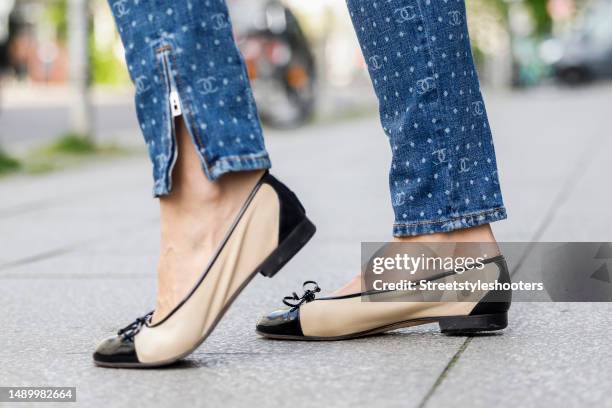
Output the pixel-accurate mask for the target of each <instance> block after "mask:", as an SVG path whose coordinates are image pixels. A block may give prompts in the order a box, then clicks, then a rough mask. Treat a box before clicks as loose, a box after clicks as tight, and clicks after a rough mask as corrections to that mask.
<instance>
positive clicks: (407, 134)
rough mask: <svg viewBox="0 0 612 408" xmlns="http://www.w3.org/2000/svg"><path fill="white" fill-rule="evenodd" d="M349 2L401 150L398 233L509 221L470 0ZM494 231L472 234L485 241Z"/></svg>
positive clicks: (396, 170) (385, 121)
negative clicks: (476, 57)
mask: <svg viewBox="0 0 612 408" xmlns="http://www.w3.org/2000/svg"><path fill="white" fill-rule="evenodd" d="M347 3H348V7H349V12H350V15H351V18H352V20H353V24H354V26H355V30H356V32H357V36H358V38H359V42H360V44H361V48H362V51H363V54H364V56H365V59H366V61H367V63H368V68H369V72H370V76H371V79H372V82H373V84H374V89H375V91H376V94H377V96H378V99H379V101H380V117H381V121H382V125H383V128H384V131H385V133H386V134H387V137H388V138H389V142H390V143H391V148H392V151H393V161H392V163H391V172H390V178H389V181H390V189H391V198H392V204H393V209H394V211H395V225H394V227H393V235H394V236H395V237H399V238H406V237H414V236H419V235H424V234H440V233H449V232H452V231H457V230H461V229H465V228H471V227H476V226H483V225H485V226H486V225H487V224H489V223H490V222H493V221H499V220H502V219H504V218H506V211H505V209H504V205H503V202H502V195H501V192H500V188H499V181H498V174H497V165H496V162H495V151H494V148H493V140H492V137H491V130H490V127H489V122H488V119H487V114H486V110H485V105H484V102H483V99H482V95H481V93H480V85H479V82H478V75H477V73H476V68H475V66H474V61H473V59H472V52H471V47H470V40H469V35H468V30H467V21H466V12H465V5H464V0H449V1H437V0H385V1H380V0H379V1H371V0H348V1H347ZM486 231H488V228H487V227H485V228H480V229H474V230H473V233H474V234H478V236H479V238H480V239H481V238H486V237H487V236H488V235H489V234H488V233H487V232H486ZM470 233H471V232H470V231H462V232H461V233H459V234H458V235H457V236H458V237H463V238H469V234H470ZM483 234H484V235H483ZM438 237H439V238H441V239H448V237H443V236H441V235H440V236H438ZM438 237H434V236H430V237H428V239H435V238H438Z"/></svg>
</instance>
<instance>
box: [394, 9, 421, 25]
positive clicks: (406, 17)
mask: <svg viewBox="0 0 612 408" xmlns="http://www.w3.org/2000/svg"><path fill="white" fill-rule="evenodd" d="M393 14H394V15H395V21H396V22H398V23H405V22H407V21H410V20H414V19H415V18H416V13H415V12H414V7H413V6H406V7H401V8H398V9H395V11H394V12H393Z"/></svg>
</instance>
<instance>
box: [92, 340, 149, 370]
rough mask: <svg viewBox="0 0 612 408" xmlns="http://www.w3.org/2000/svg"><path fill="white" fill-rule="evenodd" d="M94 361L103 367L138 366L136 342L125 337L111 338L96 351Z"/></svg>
mask: <svg viewBox="0 0 612 408" xmlns="http://www.w3.org/2000/svg"><path fill="white" fill-rule="evenodd" d="M93 359H94V361H95V362H96V363H100V364H102V365H104V364H108V365H113V364H138V362H139V361H138V356H137V355H136V347H135V345H134V341H133V340H130V339H126V338H125V337H124V336H115V337H110V338H108V339H106V340H104V341H103V342H102V343H100V345H99V346H98V348H97V349H96V351H95V353H94V355H93Z"/></svg>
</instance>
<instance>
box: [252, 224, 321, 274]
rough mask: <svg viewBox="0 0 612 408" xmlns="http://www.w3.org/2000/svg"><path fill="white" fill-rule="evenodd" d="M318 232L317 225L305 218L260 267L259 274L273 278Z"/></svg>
mask: <svg viewBox="0 0 612 408" xmlns="http://www.w3.org/2000/svg"><path fill="white" fill-rule="evenodd" d="M316 230H317V228H316V227H315V225H314V224H313V223H312V222H311V221H310V220H309V219H308V218H304V219H303V220H302V221H301V222H300V223H299V224H298V225H297V226H296V227H295V228H294V229H293V231H291V232H290V233H289V235H287V237H286V238H285V239H284V240H283V242H281V243H280V245H279V246H278V248H276V249H275V250H274V252H272V253H271V254H270V256H268V258H266V260H265V261H264V262H263V263H262V264H261V265H260V270H259V272H260V273H261V274H262V275H263V276H267V277H268V278H272V277H273V276H274V275H276V273H277V272H278V271H279V270H280V269H281V268H282V267H283V266H285V264H286V263H287V262H289V260H290V259H291V258H293V257H294V256H295V254H297V253H298V252H299V251H300V249H302V248H303V247H304V245H306V243H307V242H308V241H310V238H312V236H313V235H314V234H315V232H316Z"/></svg>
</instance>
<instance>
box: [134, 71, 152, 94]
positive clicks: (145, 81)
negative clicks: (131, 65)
mask: <svg viewBox="0 0 612 408" xmlns="http://www.w3.org/2000/svg"><path fill="white" fill-rule="evenodd" d="M134 85H135V87H136V93H137V94H141V93H143V92H146V91H148V90H149V89H150V88H151V85H149V78H147V77H146V76H144V75H141V76H139V77H137V78H135V79H134Z"/></svg>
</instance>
